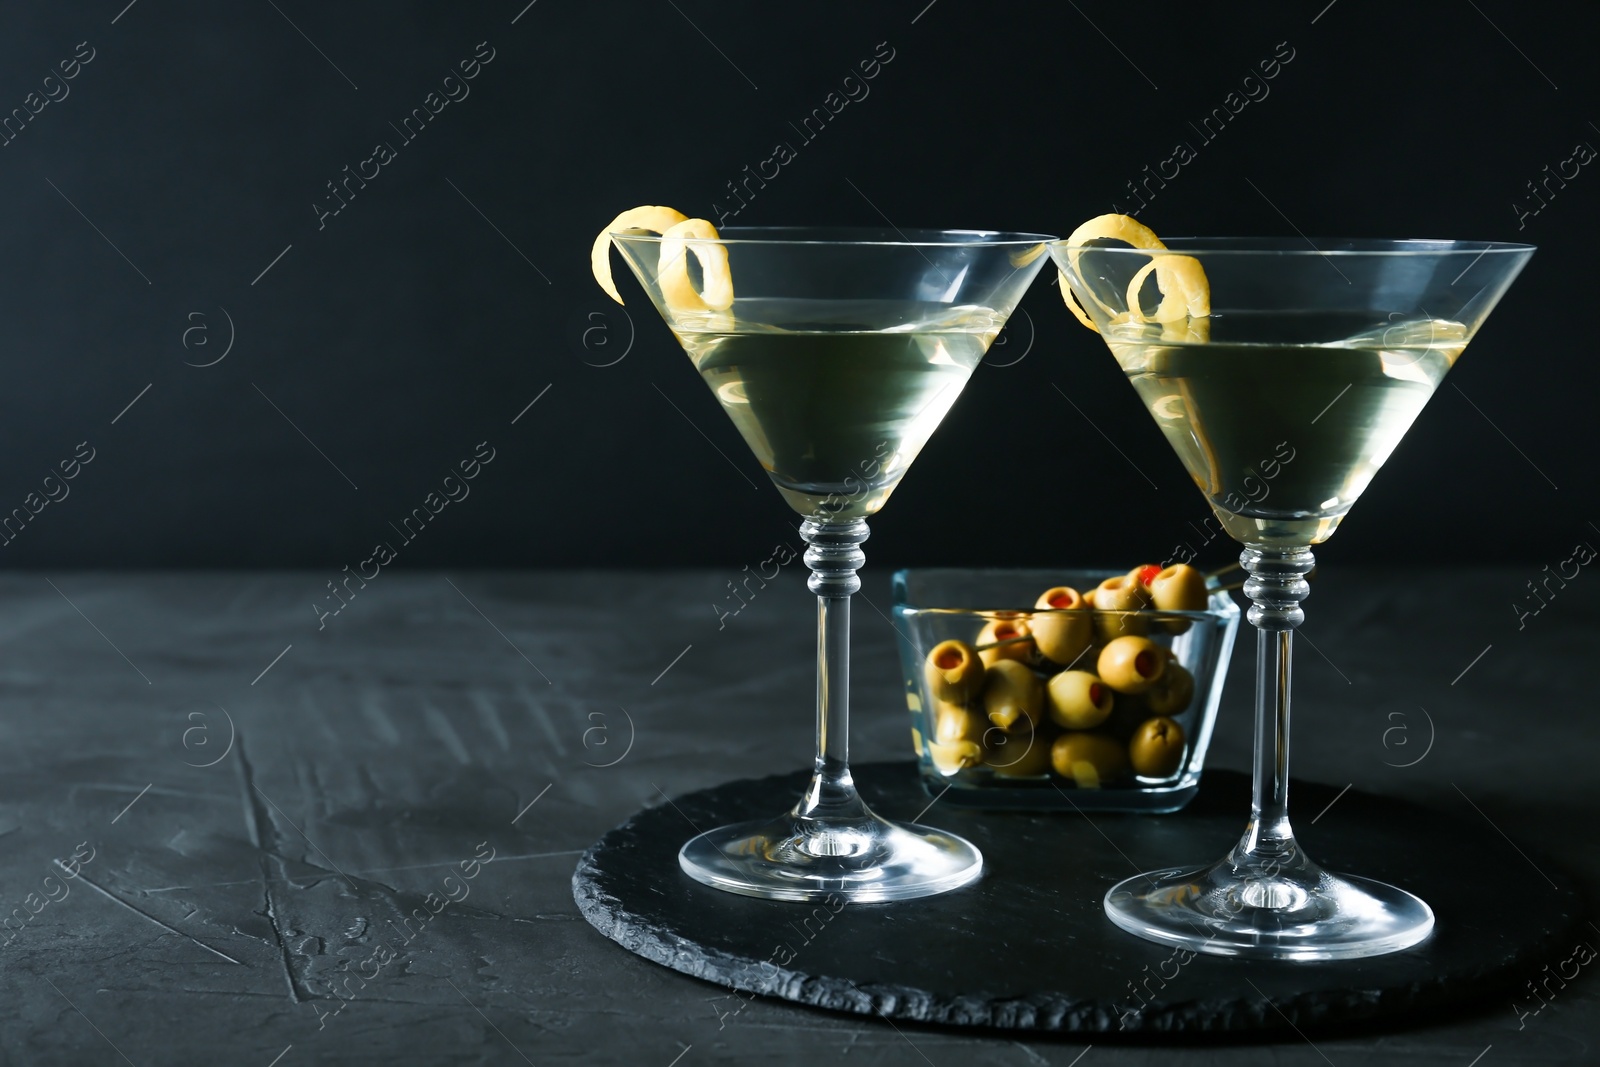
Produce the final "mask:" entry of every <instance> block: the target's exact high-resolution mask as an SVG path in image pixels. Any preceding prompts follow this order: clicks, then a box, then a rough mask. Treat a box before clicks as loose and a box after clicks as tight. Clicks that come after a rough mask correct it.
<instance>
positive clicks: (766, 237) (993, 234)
mask: <svg viewBox="0 0 1600 1067" xmlns="http://www.w3.org/2000/svg"><path fill="white" fill-rule="evenodd" d="M610 235H611V236H612V237H613V238H615V239H616V240H619V241H638V242H641V243H646V244H649V243H655V244H659V243H660V242H661V241H662V240H663V238H662V237H661V236H660V235H658V234H652V233H640V232H638V231H633V230H613V231H610ZM890 235H894V237H893V238H891V236H890ZM691 240H693V241H694V243H695V244H716V245H835V246H840V247H845V246H884V247H898V248H961V247H973V248H1009V247H1018V248H1025V247H1029V246H1033V245H1040V244H1049V243H1051V242H1056V241H1059V240H1060V238H1058V237H1056V236H1055V235H1054V234H1048V233H1028V232H1025V231H1017V230H939V229H909V230H902V229H900V228H899V227H894V226H890V227H883V226H877V227H874V226H729V227H727V228H725V229H723V230H721V231H719V235H718V236H717V237H715V238H704V237H695V238H691Z"/></svg>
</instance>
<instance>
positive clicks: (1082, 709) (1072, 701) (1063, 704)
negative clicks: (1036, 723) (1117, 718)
mask: <svg viewBox="0 0 1600 1067" xmlns="http://www.w3.org/2000/svg"><path fill="white" fill-rule="evenodd" d="M1049 691H1050V718H1051V720H1052V721H1054V722H1055V723H1056V725H1058V726H1065V727H1066V728H1067V729H1069V730H1089V729H1092V728H1094V727H1096V726H1099V725H1100V724H1101V723H1103V722H1105V721H1106V716H1108V715H1110V714H1111V705H1112V697H1111V687H1110V686H1108V685H1106V684H1105V683H1104V682H1102V681H1101V680H1100V679H1099V678H1098V677H1097V676H1095V675H1094V674H1093V673H1091V672H1090V671H1062V672H1061V673H1060V674H1057V675H1056V676H1055V677H1053V678H1051V679H1050V686H1049Z"/></svg>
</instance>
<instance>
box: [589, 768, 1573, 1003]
mask: <svg viewBox="0 0 1600 1067" xmlns="http://www.w3.org/2000/svg"><path fill="white" fill-rule="evenodd" d="M855 776H856V780H857V782H858V783H859V784H860V786H861V788H862V792H863V795H865V796H866V797H867V799H868V802H869V803H870V804H871V805H872V806H873V807H874V808H875V809H876V810H878V811H879V812H880V813H881V814H884V815H886V816H888V817H891V818H902V819H904V818H912V817H915V816H916V815H917V813H918V812H919V811H921V810H922V809H923V808H924V807H925V806H927V805H928V797H927V795H926V794H925V793H924V792H923V791H922V789H921V788H920V786H919V784H918V782H917V779H916V776H915V772H914V770H913V766H912V764H910V763H909V762H907V763H904V764H901V763H875V764H865V765H862V766H860V767H858V768H855ZM805 777H806V776H805V774H804V773H800V772H796V773H793V774H787V775H778V776H774V777H769V778H762V779H755V780H748V779H747V780H742V781H736V782H730V783H728V784H726V785H721V786H717V787H715V788H713V789H707V790H703V791H701V792H697V793H690V794H688V795H686V796H682V797H678V798H675V800H674V801H673V803H672V804H670V805H667V804H663V805H661V806H659V807H653V808H649V809H646V810H644V811H641V812H639V813H638V814H636V815H634V816H633V817H632V818H630V819H629V820H628V821H627V822H625V823H623V824H622V825H621V826H619V827H617V828H616V829H614V830H612V831H611V832H609V833H608V834H606V835H605V836H604V837H603V838H601V839H600V841H598V842H597V843H596V844H595V845H593V846H592V847H591V848H590V849H589V850H588V851H587V852H586V853H585V854H584V856H583V858H582V859H581V860H580V861H579V863H578V868H577V870H576V871H575V872H574V874H573V878H572V888H573V896H574V898H575V899H576V901H577V904H578V907H579V910H580V911H582V913H583V915H584V917H585V918H586V919H588V920H589V922H590V923H591V924H592V925H593V926H594V927H595V928H596V929H598V930H599V931H600V932H601V933H603V934H605V935H606V936H607V937H609V938H611V939H612V940H614V941H616V942H618V943H619V944H621V945H622V946H623V947H624V948H627V949H628V950H629V951H631V952H634V953H636V954H638V955H640V956H643V957H645V958H646V959H649V960H653V961H654V962H656V963H660V964H663V965H664V966H667V967H670V968H672V969H673V970H676V971H681V972H683V973H684V974H688V975H693V976H695V977H697V978H704V979H706V980H708V981H712V982H716V983H718V984H719V985H722V986H724V987H727V988H730V989H733V990H737V991H740V992H744V993H749V994H766V995H769V996H776V997H781V998H783V999H786V1000H791V1001H795V1002H798V1003H801V1004H809V1005H813V1006H816V1007H821V1008H829V1009H833V1010H836V1011H847V1012H857V1013H861V1014H871V1013H874V1012H876V1013H880V1014H882V1015H883V1016H884V1017H886V1018H889V1019H905V1020H913V1021H917V1022H925V1023H940V1024H946V1025H955V1026H979V1027H995V1028H1000V1029H1011V1030H1043V1031H1068V1032H1096V1033H1104V1032H1118V1031H1121V1032H1127V1033H1137V1032H1144V1033H1150V1032H1169V1033H1170V1032H1179V1033H1181V1032H1188V1031H1252V1030H1274V1029H1280V1028H1286V1027H1290V1026H1293V1027H1297V1028H1299V1029H1301V1030H1310V1029H1317V1028H1320V1027H1324V1026H1326V1025H1328V1024H1332V1023H1348V1022H1354V1021H1370V1022H1379V1021H1385V1020H1394V1019H1396V1018H1399V1017H1413V1016H1415V1015H1416V1014H1417V1013H1419V1012H1421V1011H1424V1010H1428V1009H1437V1008H1441V1007H1448V1006H1452V1005H1459V1004H1467V1003H1471V1002H1476V1001H1480V1000H1482V999H1484V998H1485V997H1488V996H1490V995H1492V994H1495V993H1505V994H1507V995H1510V993H1511V992H1512V991H1514V990H1515V989H1517V988H1520V987H1521V986H1522V985H1523V984H1524V982H1525V981H1526V980H1527V979H1529V978H1533V977H1535V976H1536V975H1537V974H1538V972H1539V970H1540V968H1541V967H1542V966H1543V965H1544V964H1545V963H1550V962H1553V961H1557V960H1560V959H1562V958H1564V957H1565V956H1566V955H1568V954H1569V953H1570V952H1571V950H1572V946H1573V945H1574V944H1575V943H1576V942H1577V940H1579V938H1580V935H1579V934H1578V933H1577V932H1576V928H1577V927H1578V926H1579V925H1580V923H1581V921H1582V914H1583V910H1582V904H1581V901H1580V898H1579V895H1578V893H1577V891H1576V889H1575V888H1574V886H1573V885H1572V883H1571V882H1570V880H1569V879H1567V877H1566V876H1565V875H1564V874H1562V873H1561V872H1560V871H1559V870H1557V869H1556V868H1555V867H1554V866H1552V865H1551V864H1550V863H1549V862H1548V861H1546V860H1544V859H1542V858H1540V857H1537V856H1535V857H1533V858H1532V859H1531V860H1530V859H1529V858H1527V857H1525V856H1523V855H1520V854H1519V853H1518V851H1517V850H1516V849H1514V848H1513V847H1511V846H1510V844H1509V843H1508V842H1507V841H1506V840H1505V839H1504V838H1502V837H1500V836H1499V835H1498V834H1497V833H1496V832H1495V830H1494V829H1493V828H1492V827H1490V826H1489V825H1488V824H1486V823H1483V822H1476V823H1474V822H1469V821H1463V820H1458V819H1455V818H1452V817H1449V816H1446V815H1441V814H1439V813H1437V812H1433V811H1430V810H1428V809H1424V808H1420V807H1416V806H1414V805H1411V804H1408V803H1405V802H1401V801H1395V800H1390V799H1385V798H1382V797H1377V796H1373V795H1370V794H1365V793H1361V792H1358V791H1356V790H1353V789H1352V790H1350V791H1349V792H1347V793H1345V794H1344V795H1343V796H1337V790H1335V789H1333V788H1330V787H1327V786H1322V785H1317V784H1313V783H1302V782H1295V783H1294V785H1293V789H1292V790H1291V797H1292V798H1293V800H1294V805H1295V807H1294V810H1296V811H1298V812H1299V813H1300V815H1301V822H1300V824H1299V836H1300V839H1301V843H1302V844H1303V845H1304V846H1305V847H1306V849H1307V851H1308V852H1310V853H1311V855H1312V856H1313V857H1315V858H1316V859H1318V860H1319V861H1321V862H1322V863H1323V864H1324V865H1325V866H1327V867H1328V868H1330V869H1331V870H1334V871H1350V872H1351V873H1357V874H1362V875H1366V876H1369V877H1374V878H1379V879H1383V880H1386V881H1392V882H1394V883H1396V884H1398V885H1401V886H1403V887H1405V888H1407V889H1410V890H1412V891H1413V892H1416V893H1418V894H1419V895H1420V896H1422V898H1423V899H1424V900H1426V901H1428V903H1429V904H1431V905H1432V906H1433V909H1434V912H1435V914H1436V915H1437V918H1438V922H1437V926H1436V927H1435V931H1434V935H1433V936H1432V937H1431V938H1430V939H1429V940H1428V941H1426V942H1424V943H1423V944H1422V945H1420V946H1418V947H1417V948H1415V949H1412V950H1410V951H1407V952H1402V953H1398V954H1394V955H1390V956H1384V957H1378V958H1376V959H1367V960H1351V961H1339V962H1327V963H1276V962H1261V961H1242V960H1234V959H1220V958H1215V957H1208V956H1193V957H1192V958H1187V959H1186V958H1185V956H1182V955H1177V954H1175V952H1174V950H1172V949H1170V948H1166V947H1163V946H1160V945H1156V944H1153V943H1149V942H1145V941H1142V940H1139V939H1137V938H1134V937H1132V936H1130V935H1128V934H1125V933H1123V932H1121V931H1120V930H1118V929H1116V928H1115V927H1114V926H1112V924H1111V922H1110V921H1109V920H1108V919H1106V918H1105V916H1104V914H1103V912H1102V911H1101V906H1100V901H1101V898H1102V896H1103V895H1104V893H1105V891H1106V889H1107V887H1109V886H1110V885H1112V884H1113V883H1115V882H1117V881H1119V880H1121V879H1122V878H1125V877H1127V876H1129V875H1130V874H1133V873H1136V872H1137V871H1140V870H1148V869H1153V868H1156V867H1160V866H1165V865H1168V864H1183V863H1191V862H1192V863H1200V862H1205V861H1209V860H1213V859H1216V858H1217V857H1219V856H1221V855H1222V854H1223V853H1224V852H1225V851H1226V849H1227V848H1228V847H1229V846H1230V845H1231V844H1232V842H1233V841H1234V840H1235V839H1237V837H1238V835H1239V833H1240V832H1241V830H1242V829H1243V825H1244V821H1245V817H1246V814H1247V812H1248V809H1249V780H1248V778H1247V777H1245V776H1244V775H1241V774H1237V773H1233V772H1228V771H1209V772H1207V776H1206V781H1205V787H1204V789H1203V791H1202V793H1201V795H1200V797H1199V798H1197V799H1196V800H1195V802H1194V803H1193V804H1191V805H1190V806H1189V808H1187V809H1185V810H1184V811H1183V812H1180V813H1178V814H1175V815H1160V816H1151V815H1107V814H1095V815H1093V816H1092V817H1084V816H1080V815H1040V814H1026V813H1010V812H992V811H985V812H978V811H971V810H962V809H958V808H954V807H950V806H941V805H934V806H933V808H932V809H931V810H930V812H929V814H928V815H927V816H925V817H924V819H923V821H925V822H928V823H930V824H933V825H937V826H939V827H942V828H945V829H949V830H952V831H954V832H956V833H959V834H962V835H963V836H965V837H967V838H968V839H969V840H971V841H972V842H974V843H975V844H977V845H978V847H979V848H980V849H982V850H983V854H984V859H985V870H984V875H983V877H982V879H980V880H979V881H978V882H977V883H975V884H974V885H971V886H968V887H966V888H964V889H960V890H957V891H955V892H952V893H946V894H944V895H942V896H937V897H930V898H926V899H923V900H915V901H906V902H900V903H893V904H871V905H855V906H850V907H844V906H842V905H837V906H834V907H829V906H828V905H826V904H824V905H805V904H792V903H780V902H772V901H762V900H755V899H750V898H746V897H738V896H734V895H732V894H728V893H723V892H719V891H717V890H714V889H710V888H708V887H705V886H702V885H700V884H699V883H697V882H694V881H693V880H691V879H690V878H689V877H687V876H686V875H684V874H683V873H682V872H681V871H680V870H679V869H678V864H677V851H678V848H679V846H680V845H681V844H682V843H683V842H684V841H685V840H686V839H687V838H688V837H690V836H692V835H693V833H694V832H695V831H694V827H699V828H701V829H706V828H709V827H712V826H716V825H720V824H722V823H726V822H732V821H736V820H741V819H748V818H753V817H757V816H760V815H765V814H768V813H775V812H777V811H779V810H781V809H783V808H784V807H786V806H788V805H789V804H791V803H792V802H793V800H794V798H795V797H796V796H797V795H798V794H799V791H800V789H801V787H802V785H803V783H804V780H805ZM1336 797H1337V802H1336V803H1333V806H1332V807H1331V808H1330V809H1329V810H1328V811H1327V812H1326V813H1324V814H1322V815H1321V816H1317V813H1318V812H1319V811H1321V810H1322V809H1323V808H1324V807H1325V806H1326V805H1328V804H1329V803H1330V802H1334V801H1335V799H1336ZM1313 817H1317V822H1316V825H1315V826H1312V825H1311V824H1310V821H1311V819H1312V818H1313ZM691 824H692V825H691ZM1534 864H1537V869H1535V868H1534V866H1533V865H1534ZM1552 883H1553V885H1552ZM728 1004H729V1008H727V1009H725V1010H730V1011H737V1010H738V1004H739V1001H738V999H737V998H732V999H730V1000H729V1001H728Z"/></svg>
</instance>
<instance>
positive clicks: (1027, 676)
mask: <svg viewBox="0 0 1600 1067" xmlns="http://www.w3.org/2000/svg"><path fill="white" fill-rule="evenodd" d="M983 709H984V711H986V712H987V713H988V715H989V721H990V722H992V723H994V724H995V725H996V726H998V727H1000V729H1002V730H1018V729H1022V728H1023V726H1022V724H1023V723H1024V722H1027V723H1031V724H1033V725H1038V723H1039V720H1040V719H1042V718H1044V683H1043V682H1042V681H1040V679H1039V676H1038V675H1037V674H1034V673H1033V671H1031V670H1029V669H1028V668H1027V667H1026V666H1024V665H1023V664H1021V663H1018V662H1017V661H1016V660H1014V659H1002V660H996V661H995V663H994V665H993V666H992V667H990V668H989V670H988V672H987V673H986V674H985V675H984V679H983Z"/></svg>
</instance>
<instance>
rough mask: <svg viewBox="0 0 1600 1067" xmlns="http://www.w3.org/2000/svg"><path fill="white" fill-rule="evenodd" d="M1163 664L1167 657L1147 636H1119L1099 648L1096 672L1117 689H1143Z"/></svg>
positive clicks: (1160, 670)
mask: <svg viewBox="0 0 1600 1067" xmlns="http://www.w3.org/2000/svg"><path fill="white" fill-rule="evenodd" d="M1166 666H1167V657H1166V656H1165V655H1164V654H1163V653H1162V650H1161V648H1160V647H1159V646H1158V645H1156V644H1155V642H1153V641H1151V640H1150V639H1149V638H1148V637H1119V638H1117V639H1116V640H1114V641H1111V642H1109V643H1108V644H1107V645H1106V647H1105V648H1103V649H1101V650H1100V660H1099V662H1098V663H1097V664H1096V673H1097V674H1099V675H1100V678H1101V680H1103V681H1104V682H1105V683H1106V684H1107V685H1109V686H1110V687H1111V688H1113V689H1115V690H1116V691H1117V692H1119V693H1143V692H1144V691H1145V690H1147V689H1149V688H1150V687H1151V686H1153V685H1154V684H1155V683H1156V681H1157V680H1158V679H1159V678H1160V677H1161V675H1162V674H1163V673H1165V670H1166Z"/></svg>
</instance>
